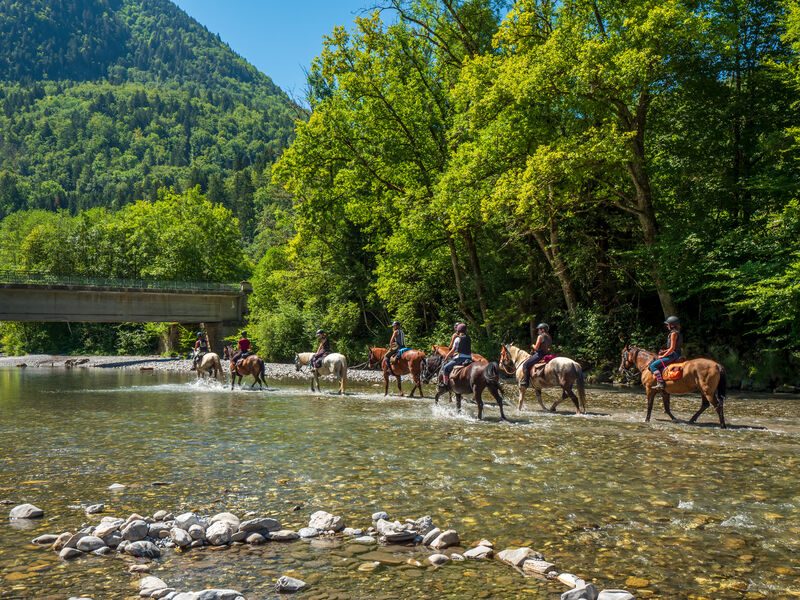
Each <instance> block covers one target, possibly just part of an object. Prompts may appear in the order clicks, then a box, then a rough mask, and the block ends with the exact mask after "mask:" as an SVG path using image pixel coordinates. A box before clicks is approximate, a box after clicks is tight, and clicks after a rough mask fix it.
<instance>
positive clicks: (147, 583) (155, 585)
mask: <svg viewBox="0 0 800 600" xmlns="http://www.w3.org/2000/svg"><path fill="white" fill-rule="evenodd" d="M165 587H167V584H166V583H164V581H163V580H161V579H159V578H158V577H154V576H153V575H148V576H147V577H143V578H142V579H141V580H140V581H139V590H161V589H163V588H165Z"/></svg>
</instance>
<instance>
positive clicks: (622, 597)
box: [587, 586, 635, 600]
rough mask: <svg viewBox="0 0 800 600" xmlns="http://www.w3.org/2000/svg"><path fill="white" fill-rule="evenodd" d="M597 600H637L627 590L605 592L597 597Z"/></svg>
mask: <svg viewBox="0 0 800 600" xmlns="http://www.w3.org/2000/svg"><path fill="white" fill-rule="evenodd" d="M587 587H588V586H587ZM597 600H635V598H634V596H633V594H631V593H630V592H628V591H626V590H603V591H602V592H600V594H599V595H598V596H597Z"/></svg>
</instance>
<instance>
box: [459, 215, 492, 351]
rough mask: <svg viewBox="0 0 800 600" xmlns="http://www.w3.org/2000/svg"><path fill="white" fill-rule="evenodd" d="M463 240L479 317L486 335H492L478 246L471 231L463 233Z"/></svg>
mask: <svg viewBox="0 0 800 600" xmlns="http://www.w3.org/2000/svg"><path fill="white" fill-rule="evenodd" d="M463 236H464V242H465V243H466V245H467V255H468V256H469V264H470V267H471V268H472V276H473V277H474V278H475V297H476V298H477V300H478V307H479V308H480V310H481V318H482V319H483V328H484V329H485V330H486V335H488V336H491V335H492V326H491V324H490V323H489V309H488V307H487V306H486V286H485V285H484V281H483V273H482V272H481V262H480V259H479V258H478V248H477V245H476V244H475V238H474V237H473V236H472V233H471V232H470V231H469V230H467V231H465V232H464V233H463Z"/></svg>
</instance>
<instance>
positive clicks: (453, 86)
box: [0, 0, 800, 389]
mask: <svg viewBox="0 0 800 600" xmlns="http://www.w3.org/2000/svg"><path fill="white" fill-rule="evenodd" d="M86 2H89V0H85V2H83V3H80V2H77V0H76V1H73V2H66V1H65V2H59V3H56V4H58V5H60V6H67V7H68V5H77V4H84V3H86ZM91 3H92V4H94V5H96V6H97V7H103V10H98V11H95V12H99V14H105V15H109V14H113V15H116V19H112V21H113V26H114V27H119V28H120V33H119V34H118V35H119V36H120V37H119V39H120V40H124V39H125V36H126V35H127V36H130V39H144V34H143V33H142V31H144V30H145V29H146V28H147V27H151V26H152V25H151V24H152V22H153V21H152V20H153V19H154V20H155V22H158V21H159V19H162V18H165V17H163V15H172V17H171V18H172V19H173V20H175V19H177V18H178V17H177V16H175V15H176V14H177V12H180V11H177V9H175V10H174V11H173V10H172V9H171V8H169V7H168V6H166V5H168V4H169V3H167V2H155V1H152V2H151V1H148V2H144V1H142V2H134V1H133V0H125V1H124V2H116V3H115V2H112V1H111V0H109V1H108V2H102V1H101V0H94V1H93V2H91ZM9 5H10V6H12V7H13V6H19V5H20V3H10V4H9V2H7V1H5V0H4V1H2V2H0V7H2V10H0V14H2V17H0V24H4V25H3V27H7V23H8V22H9V21H8V19H6V20H3V17H5V16H6V15H7V14H9V8H8V7H9ZM169 6H172V5H169ZM156 9H158V10H163V11H164V12H163V15H161V16H153V15H154V14H155V13H156V12H157V10H156ZM65 10H66V9H65ZM176 11H177V12H176ZM83 14H87V13H86V11H84V13H83ZM145 14H146V15H149V19H150V20H148V18H144V17H143V16H142V15H145ZM181 14H182V13H181ZM136 15H139V16H136ZM181 18H186V19H188V17H185V15H184V17H181ZM14 22H15V23H18V22H19V19H17V20H16V21H14ZM132 22H134V23H138V25H136V26H135V27H134V26H133V25H131V23H132ZM91 23H92V27H89V26H88V25H86V24H82V25H81V24H76V25H75V27H78V28H83V29H87V30H90V31H93V30H96V29H98V28H102V27H112V25H107V24H105V21H104V20H102V19H100V20H99V21H98V20H97V19H94V20H91ZM30 27H31V28H32V30H34V29H36V27H37V26H36V25H35V24H33V25H30ZM176 27H177V26H176ZM181 27H182V28H183V29H180V28H179V29H180V31H181V32H183V31H184V30H185V31H186V32H189V33H181V35H178V36H177V37H180V38H181V39H183V40H184V43H175V44H173V45H171V46H170V45H167V46H166V47H164V48H166V49H162V46H161V45H160V44H161V42H159V41H158V39H157V38H156V42H153V44H152V45H143V44H141V43H139V44H138V45H137V44H134V43H131V42H130V41H127V42H124V44H125V45H124V48H125V52H122V51H120V50H119V49H118V48H117V49H116V50H114V49H113V48H108V49H106V50H103V49H102V48H100V47H97V48H95V50H96V51H97V52H106V54H104V56H105V57H106V58H107V61H108V65H107V67H106V69H105V71H104V72H103V73H96V72H87V71H86V68H87V67H86V66H85V65H83V66H82V63H81V61H80V60H77V59H76V60H74V61H72V63H70V64H53V65H42V64H40V63H38V62H36V61H31V64H30V65H29V66H27V67H25V65H24V61H23V62H22V63H21V64H18V63H19V62H20V61H19V60H9V61H8V64H6V63H4V62H2V61H3V60H6V59H7V58H8V57H9V56H12V54H11V53H13V52H14V49H13V48H11V47H3V48H2V53H3V56H2V58H0V73H1V74H2V75H0V77H2V78H4V79H5V80H6V81H5V82H4V83H3V84H2V86H0V103H2V108H3V110H2V111H0V120H3V124H2V129H0V131H2V132H3V133H2V134H0V211H4V212H3V213H2V214H3V215H8V216H5V219H4V220H3V222H2V223H1V224H0V259H2V261H3V264H5V265H11V264H14V265H21V266H25V267H26V268H29V269H37V270H53V269H68V270H75V271H77V272H89V271H92V272H94V271H98V272H103V273H109V274H111V273H123V272H124V273H134V274H136V275H137V276H142V277H155V278H186V279H210V280H224V279H225V278H231V277H240V276H249V277H250V278H251V280H252V282H253V285H254V290H255V291H254V294H253V296H252V297H251V302H250V304H251V311H252V312H251V323H250V327H249V333H250V335H251V337H252V338H253V339H254V341H255V343H256V347H257V349H258V351H259V352H260V353H261V354H262V355H264V356H265V357H267V358H269V359H270V360H285V359H287V358H290V357H291V356H292V355H293V354H294V352H296V351H298V350H299V349H310V347H311V344H312V341H313V332H314V331H315V330H316V329H317V328H318V327H324V328H326V329H328V330H329V331H330V332H331V335H332V338H333V340H334V344H335V347H336V348H337V350H339V351H341V352H345V353H347V354H348V355H350V356H352V357H353V361H354V362H359V360H357V359H359V358H361V359H363V356H364V355H365V353H366V344H367V343H378V342H383V343H385V342H386V341H387V340H388V337H389V333H390V330H389V329H388V323H390V322H391V321H392V320H393V319H395V318H397V319H399V320H400V321H402V323H403V325H404V328H405V329H406V331H407V333H408V338H409V341H410V343H411V345H413V346H415V347H423V348H424V347H425V346H427V345H428V344H430V343H432V342H436V343H442V342H446V341H447V339H449V335H450V332H451V330H452V327H453V323H454V322H455V321H457V320H464V321H465V322H466V323H468V325H469V327H470V331H471V334H472V336H473V339H474V343H475V345H476V348H477V349H478V351H480V352H482V353H486V354H488V355H489V356H494V355H495V354H496V353H497V352H496V349H497V345H498V344H499V343H500V342H501V341H503V340H505V341H511V340H515V341H517V342H520V343H528V342H529V341H530V338H531V333H532V331H531V330H532V327H533V326H534V325H535V324H536V323H538V322H540V321H543V320H544V321H547V322H548V323H550V325H551V327H552V332H553V334H554V338H555V342H556V347H557V350H558V352H559V353H563V354H567V355H570V356H572V357H574V358H575V359H577V360H579V361H580V362H581V363H582V364H584V365H585V366H587V367H589V368H591V369H592V373H593V376H594V377H596V378H597V379H598V380H608V379H609V378H610V377H611V375H612V371H613V370H614V369H615V367H616V366H617V365H618V363H619V351H620V348H621V347H622V344H623V340H631V341H635V342H638V343H643V344H646V345H648V346H651V347H657V346H660V345H663V343H664V340H663V339H662V338H663V337H664V335H663V326H662V325H661V323H662V321H663V319H664V317H665V316H666V315H669V314H676V315H678V316H680V317H681V319H682V321H683V323H684V332H685V339H686V347H687V351H688V353H689V354H690V355H705V356H712V357H714V358H716V359H717V360H720V361H721V362H723V364H725V366H726V367H727V368H728V370H729V372H730V377H731V379H732V380H733V382H734V383H739V384H741V385H744V386H748V387H756V388H758V387H761V388H764V389H766V388H767V387H775V386H777V385H780V384H782V383H790V384H794V385H797V383H798V377H797V375H796V374H795V373H796V372H797V371H798V368H799V367H800V341H799V340H800V337H798V336H799V335H800V283H798V280H799V279H800V242H799V241H798V240H800V198H799V197H800V194H799V193H798V190H800V186H798V181H799V175H800V171H799V170H798V169H799V167H800V165H798V149H799V148H800V117H798V106H797V100H798V98H799V96H798V90H799V89H800V58H799V57H800V4H798V3H797V2H796V1H782V0H756V1H743V0H725V1H722V0H719V1H712V2H689V1H685V0H666V1H658V2H656V1H652V0H632V1H631V2H626V3H624V4H621V3H619V2H611V1H603V0H593V1H590V0H580V1H571V2H569V1H568V2H551V1H543V0H518V1H516V2H500V1H493V0H458V1H455V0H453V1H451V0H424V1H423V0H419V1H417V0H388V1H387V2H386V3H385V6H383V8H382V9H380V10H375V11H374V12H370V13H366V14H363V15H361V16H359V17H357V18H356V19H355V22H354V23H352V24H349V25H348V26H347V27H340V28H337V29H335V30H334V31H333V32H331V34H330V35H328V36H327V37H326V39H325V43H324V49H323V51H322V53H321V54H320V55H319V56H318V57H317V58H316V59H315V61H314V62H313V64H312V66H311V68H310V70H309V73H308V96H307V98H306V101H307V103H308V107H309V110H308V111H305V110H302V109H299V108H298V107H297V106H296V105H295V104H294V103H292V102H290V101H289V100H288V99H286V98H283V100H282V103H281V102H277V101H276V100H275V99H276V98H279V97H280V94H279V92H275V90H274V86H272V85H271V82H269V81H268V80H267V79H266V78H265V77H264V81H261V82H260V83H259V80H258V75H257V74H253V73H252V72H251V71H250V70H249V69H248V68H247V66H243V65H242V64H241V63H240V62H237V61H236V60H235V59H229V57H228V56H227V54H226V53H225V52H224V46H221V45H220V44H219V41H218V40H214V39H213V36H210V34H208V36H210V38H208V39H206V38H207V37H208V36H206V37H203V36H202V35H201V34H202V31H199V30H197V28H196V27H195V25H191V26H190V25H186V24H182V25H181ZM93 28H94V29H93ZM206 33H207V32H206ZM37 35H38V37H37V36H32V39H33V40H34V41H32V42H31V43H32V44H34V43H35V44H38V46H37V47H42V44H43V43H44V42H42V40H43V39H45V38H46V37H47V35H46V33H40V34H37ZM105 36H106V34H103V37H105ZM198 36H199V37H198ZM201 38H202V39H201ZM162 41H163V40H162ZM198 45H205V46H208V45H211V46H213V48H215V50H214V52H217V53H218V54H219V55H215V56H216V57H215V58H214V59H213V60H212V61H211V64H217V63H220V64H223V65H225V64H228V63H229V66H227V67H226V66H221V67H219V69H211V70H212V71H214V72H215V74H214V75H213V76H211V75H208V74H203V73H200V72H198V69H194V68H190V66H187V61H188V64H189V65H191V64H194V63H192V61H191V60H188V59H187V58H186V56H188V55H189V54H191V53H195V55H197V56H199V55H201V54H203V53H204V54H203V55H208V52H211V51H210V50H205V51H203V53H200V51H198V50H197V46H198ZM145 48H147V49H149V51H148V52H145V51H144V49H145ZM115 52H116V53H117V54H116V55H114V53H115ZM170 52H171V53H172V54H169V53H170ZM79 54H80V53H79ZM145 54H146V56H147V57H149V58H148V59H147V60H145V59H144V58H141V57H142V56H143V55H145ZM112 55H114V56H112ZM131 57H133V58H131ZM220 57H222V58H220ZM223 58H224V60H223ZM148 60H149V61H150V62H147V61H148ZM239 60H240V59H239ZM73 63H74V64H73ZM89 63H90V64H92V65H96V64H98V63H97V61H95V60H92V61H89ZM242 63H243V61H242ZM9 65H11V66H9ZM148 65H150V66H148ZM173 66H174V70H173ZM45 67H46V68H45ZM14 69H16V70H14ZM53 69H55V70H58V69H61V70H64V72H65V77H64V78H63V79H61V80H58V79H57V78H53V77H51V76H50V73H51V72H52V70H53ZM148 72H149V73H150V74H151V75H146V73H148ZM168 72H174V73H175V75H174V76H168V75H167V73H168ZM143 74H145V75H143ZM88 79H92V81H88ZM222 79H225V80H231V79H235V80H236V81H237V83H236V84H235V85H229V86H226V87H224V88H220V86H219V82H220V81H221V80H222ZM247 86H258V89H259V90H263V92H262V93H261V95H260V96H258V95H256V96H249V95H248V94H246V93H242V92H241V90H243V89H245V88H246V87H247ZM267 90H272V92H268V91H267ZM226 94H227V96H226ZM270 94H273V95H270ZM275 94H277V96H276V95H275ZM226 97H227V98H228V100H225V98H226ZM265 115H269V118H264V116H265ZM293 119H294V124H293V127H294V129H293V130H291V127H287V123H291V122H292V120H293ZM170 187H171V188H172V190H171V191H164V189H168V188H170ZM159 190H161V191H159ZM137 200H143V201H144V202H135V201H137ZM159 202H161V203H164V202H167V203H172V208H171V209H170V210H171V211H172V212H171V213H170V218H169V219H165V220H164V221H163V222H156V223H154V226H155V229H154V230H152V231H151V232H150V233H148V235H147V236H144V237H145V238H147V240H148V241H142V243H143V244H144V246H143V247H145V248H147V250H145V251H143V252H144V254H141V253H140V252H138V251H133V250H132V249H134V248H139V247H138V246H136V244H135V243H134V242H133V241H132V239H131V238H132V237H136V236H135V235H134V232H135V231H136V228H134V229H131V230H129V231H127V232H124V231H123V232H120V233H113V234H108V235H106V234H105V233H104V232H108V231H117V230H119V229H120V228H122V229H124V227H123V226H124V225H126V224H129V223H133V222H136V219H137V218H138V219H140V221H139V222H141V223H144V222H146V221H147V218H148V217H147V210H148V209H147V206H148V204H151V205H156V204H158V203H159ZM183 202H195V203H201V204H202V205H203V206H204V207H205V208H204V210H203V211H200V212H202V213H205V211H208V212H209V213H211V212H213V211H214V210H224V211H227V212H226V213H225V216H224V219H223V220H224V221H225V223H226V227H228V228H226V229H225V231H224V232H221V233H220V234H219V236H220V238H224V239H225V242H224V244H221V245H222V248H220V244H218V245H213V246H212V247H210V248H209V250H210V251H211V252H214V253H216V252H220V253H222V254H221V255H220V257H221V256H223V255H225V253H226V252H228V251H230V249H233V250H232V251H233V252H235V253H237V254H231V255H230V256H236V257H237V258H236V260H235V261H234V262H233V263H232V264H230V265H229V267H223V266H220V267H219V269H216V270H215V269H211V268H210V267H209V266H208V265H204V264H202V263H200V262H196V261H194V260H193V259H191V258H189V259H188V260H187V261H186V262H185V264H184V266H181V265H179V264H177V263H176V264H171V263H168V261H165V259H164V257H162V256H160V254H159V250H158V249H159V248H162V251H163V246H161V245H160V244H169V242H168V241H166V240H172V239H173V237H174V236H178V237H179V238H180V237H181V233H182V232H183V233H185V234H186V239H189V240H192V236H191V235H190V232H191V231H193V230H194V228H195V227H196V226H199V227H200V228H201V230H202V229H203V227H205V226H204V225H202V224H199V225H198V224H196V223H195V222H194V221H193V219H194V218H195V217H194V216H193V215H194V211H187V212H185V213H181V210H180V208H179V206H180V204H181V203H183ZM206 203H207V204H206ZM48 211H49V212H48ZM53 211H55V212H53ZM126 211H128V212H126ZM168 212H169V211H168ZM53 215H58V216H53ZM198 218H201V217H198ZM230 224H233V230H231V229H230V228H229V225H230ZM160 226H163V227H164V229H165V230H167V229H168V230H169V234H168V236H167V237H163V238H161V239H162V240H164V241H159V239H160V238H159V236H160V235H161V233H163V232H161V233H160V232H159V231H158V229H159V227H160ZM48 227H49V228H50V229H47V228H48ZM43 228H44V229H43ZM81 228H85V229H86V231H92V232H93V233H92V235H94V236H96V237H94V238H89V237H87V235H86V234H85V233H76V232H79V231H81V232H82V231H84V230H82V229H81ZM56 230H57V231H58V233H52V232H53V231H56ZM184 230H185V231H184ZM45 231H47V232H48V233H43V232H45ZM104 235H105V237H104ZM148 236H152V237H148ZM56 239H57V240H59V241H58V243H57V244H56V243H52V242H54V240H56ZM89 239H91V240H97V241H96V243H95V242H94V241H92V242H89V245H90V246H91V247H92V248H94V249H96V251H97V254H96V256H97V257H106V256H107V255H109V254H113V257H114V260H100V259H98V260H94V259H88V258H84V259H83V263H82V261H81V260H80V259H79V258H78V259H75V260H61V255H62V254H63V255H65V256H67V257H69V256H75V257H88V256H89V255H88V254H86V253H85V252H84V250H81V249H79V248H78V246H77V244H86V243H87V240H89ZM152 240H155V241H152ZM150 241H152V245H150V246H148V245H147V244H148V243H150ZM215 241H216V240H215ZM189 243H190V244H191V242H189ZM196 243H197V244H201V243H202V244H204V245H205V244H209V243H211V242H210V241H209V240H208V239H207V238H198V239H197V240H196ZM102 244H108V245H107V246H103V245H102ZM114 244H117V246H114ZM110 247H114V248H127V249H128V250H125V251H117V250H114V251H113V252H108V251H106V250H104V248H110ZM152 249H155V250H152ZM226 249H227V250H226ZM148 252H150V254H148ZM133 255H135V256H137V257H139V258H137V260H138V261H139V262H135V261H134V262H130V261H132V260H133V259H132V258H131V257H132V256H133ZM92 256H95V255H92ZM185 256H192V251H191V249H189V248H187V250H186V254H185ZM214 256H217V255H216V254H214ZM225 264H228V263H225ZM82 269H83V270H82ZM226 269H230V270H226ZM237 269H238V270H237ZM37 327H38V329H37ZM43 327H44V326H42V325H26V326H25V327H22V326H19V325H12V324H4V325H1V326H0V335H2V340H3V343H4V344H5V346H6V347H7V348H10V347H12V346H13V347H14V348H15V349H17V350H19V349H25V350H30V351H33V350H37V349H38V350H52V340H53V339H55V336H54V333H53V332H52V331H51V332H50V334H48V335H38V336H37V335H34V333H35V332H36V331H39V332H41V331H42V330H43V329H42V328H43ZM83 327H84V329H85V330H87V331H88V330H91V329H92V327H91V326H83ZM120 327H123V328H124V327H128V326H120ZM23 329H24V330H25V332H24V333H21V331H22V330H23ZM51 334H52V335H51ZM63 339H65V340H66V341H64V342H63V343H62V345H61V348H60V350H74V351H78V350H79V349H80V347H81V344H83V342H81V341H80V340H77V339H75V337H74V336H73V337H71V338H68V339H67V338H63ZM32 340H37V341H36V342H35V343H34V342H32ZM48 343H49V344H51V345H50V346H48V345H47V344H48ZM110 343H111V342H110ZM113 343H117V344H118V343H119V342H113ZM84 346H86V344H84ZM105 351H107V350H105Z"/></svg>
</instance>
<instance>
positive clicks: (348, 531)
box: [300, 527, 364, 537]
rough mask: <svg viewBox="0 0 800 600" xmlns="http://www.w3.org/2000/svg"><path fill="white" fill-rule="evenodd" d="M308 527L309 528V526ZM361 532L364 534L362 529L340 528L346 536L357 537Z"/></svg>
mask: <svg viewBox="0 0 800 600" xmlns="http://www.w3.org/2000/svg"><path fill="white" fill-rule="evenodd" d="M303 529H306V527H303ZM303 529H301V530H300V531H302V530H303ZM308 529H311V528H310V527H309V528H308ZM363 534H364V530H363V529H353V528H352V527H345V528H344V529H343V530H342V535H347V536H350V537H358V536H359V535H363ZM300 537H303V536H300Z"/></svg>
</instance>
